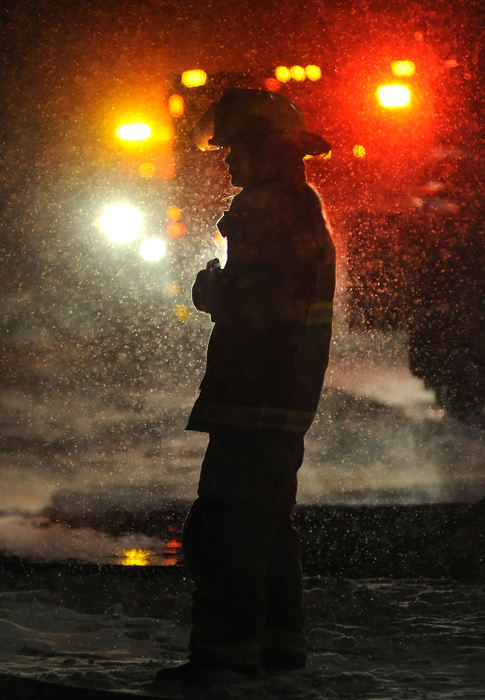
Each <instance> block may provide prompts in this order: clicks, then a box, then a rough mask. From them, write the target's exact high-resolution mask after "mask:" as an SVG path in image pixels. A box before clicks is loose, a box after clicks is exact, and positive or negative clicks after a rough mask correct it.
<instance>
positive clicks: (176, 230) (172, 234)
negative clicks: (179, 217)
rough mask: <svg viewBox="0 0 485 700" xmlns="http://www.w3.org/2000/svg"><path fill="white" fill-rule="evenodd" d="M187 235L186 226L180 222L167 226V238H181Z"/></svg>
mask: <svg viewBox="0 0 485 700" xmlns="http://www.w3.org/2000/svg"><path fill="white" fill-rule="evenodd" d="M186 233H187V226H186V225H185V224H184V223H183V222H182V221H170V222H169V223H168V224H167V236H168V237H169V238H183V236H185V234H186Z"/></svg>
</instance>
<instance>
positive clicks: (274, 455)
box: [158, 89, 335, 680]
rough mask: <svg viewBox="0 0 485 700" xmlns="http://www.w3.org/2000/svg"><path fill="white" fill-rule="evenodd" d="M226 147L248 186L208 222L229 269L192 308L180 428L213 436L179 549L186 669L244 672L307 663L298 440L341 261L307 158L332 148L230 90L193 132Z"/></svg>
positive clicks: (258, 99)
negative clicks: (188, 394)
mask: <svg viewBox="0 0 485 700" xmlns="http://www.w3.org/2000/svg"><path fill="white" fill-rule="evenodd" d="M193 138H194V141H195V142H196V143H197V145H198V146H199V148H201V149H202V150H207V149H210V148H221V147H229V153H228V155H227V157H226V162H227V164H228V166H229V174H230V176H231V179H232V183H233V185H235V186H236V187H240V188H242V189H241V191H240V192H239V194H237V195H236V196H235V197H234V199H233V200H232V204H231V207H230V209H229V210H228V211H227V212H226V213H225V214H224V215H223V217H222V219H221V220H220V221H219V223H218V227H219V230H220V232H221V234H222V236H224V237H226V238H227V245H228V257H227V263H226V265H225V267H224V268H223V269H221V267H220V265H219V261H218V260H211V261H210V262H209V263H208V264H207V267H206V269H205V270H202V271H200V272H199V274H198V275H197V278H196V281H195V284H194V287H193V292H192V297H193V301H194V304H195V306H196V307H197V308H198V309H199V310H200V311H203V312H206V313H209V314H210V316H211V319H212V321H213V322H214V324H215V325H214V327H213V330H212V334H211V337H210V341H209V345H208V349H207V365H206V371H205V375H204V377H203V380H202V383H201V386H200V394H199V396H198V398H197V400H196V402H195V405H194V407H193V409H192V412H191V414H190V417H189V421H188V425H187V429H189V430H198V431H204V432H207V433H208V434H209V443H208V447H207V451H206V454H205V458H204V461H203V464H202V469H201V475H200V482H199V489H198V499H197V500H196V501H195V503H194V504H193V506H192V508H191V511H190V513H189V515H188V518H187V521H186V523H185V526H184V532H183V549H184V558H185V562H186V565H187V568H188V571H189V573H190V575H191V577H192V579H193V581H194V583H195V591H194V600H193V619H192V622H193V624H192V632H191V638H190V644H189V648H190V660H189V661H188V663H186V664H184V665H183V666H179V667H176V668H169V669H162V670H161V671H160V672H159V674H158V678H159V679H162V680H167V679H174V680H187V679H188V680H190V679H193V677H194V674H195V675H196V674H197V673H199V672H200V671H201V670H206V669H207V668H214V667H216V668H220V667H223V668H230V669H233V670H237V671H240V672H243V673H247V674H254V673H257V672H258V669H259V668H260V667H276V668H287V669H288V668H302V667H304V666H305V660H306V654H305V643H304V636H303V623H304V616H303V610H302V579H301V563H300V554H299V543H298V536H297V533H296V531H295V529H294V527H293V524H292V519H291V513H292V509H293V507H294V504H295V502H296V491H297V472H298V469H299V467H300V466H301V463H302V459H303V449H304V446H303V440H304V435H305V433H306V431H307V430H308V428H309V427H310V425H311V423H312V420H313V418H314V415H315V412H316V409H317V405H318V402H319V398H320V394H321V389H322V385H323V379H324V374H325V370H326V367H327V364H328V354H329V345H330V338H331V324H332V300H333V294H334V287H335V251H334V246H333V243H332V240H331V237H330V234H329V231H328V228H327V225H326V222H325V218H324V215H323V213H322V207H321V202H320V199H319V197H318V195H317V193H316V192H315V191H314V190H313V189H312V188H311V187H310V186H309V185H308V184H307V182H306V177H305V165H304V162H303V157H304V156H305V155H307V154H312V155H316V154H322V153H326V152H328V151H329V149H330V145H329V144H328V143H327V142H326V141H325V140H324V139H323V138H321V137H320V136H318V135H316V134H312V133H310V132H308V131H307V129H306V127H305V123H304V120H303V117H302V115H301V113H300V112H299V110H298V109H297V107H296V106H295V105H294V104H292V103H291V102H289V101H288V100H287V99H286V98H284V97H282V96H281V95H279V94H276V93H272V92H266V91H262V90H246V89H231V90H227V91H225V92H224V94H223V96H222V98H221V99H220V100H219V102H217V103H216V104H215V105H213V106H212V107H211V108H210V109H209V111H208V112H207V113H206V114H205V115H204V117H203V118H202V119H201V120H200V122H199V123H198V125H197V126H196V128H195V129H194V132H193Z"/></svg>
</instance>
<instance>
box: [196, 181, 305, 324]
mask: <svg viewBox="0 0 485 700" xmlns="http://www.w3.org/2000/svg"><path fill="white" fill-rule="evenodd" d="M265 194H267V193H266V192H263V196H260V197H259V198H256V197H254V196H253V198H252V199H249V201H248V198H246V200H243V205H244V206H238V207H236V211H235V212H230V213H231V216H230V217H229V219H230V225H231V226H232V227H233V231H232V232H231V233H230V235H231V241H230V255H229V259H228V263H227V265H226V267H225V268H224V270H221V271H219V274H218V275H214V276H213V277H212V279H211V282H212V287H211V291H210V293H209V297H210V313H211V316H212V319H213V320H214V321H215V322H216V323H240V324H242V325H243V326H246V327H248V328H250V329H256V330H257V329H260V330H264V329H266V328H268V327H269V326H271V325H272V324H274V323H275V322H278V321H280V320H282V319H283V318H284V316H285V313H286V311H287V309H288V304H289V303H290V300H291V299H292V298H294V296H295V292H296V289H297V285H298V280H299V278H300V277H301V275H302V273H303V272H304V270H303V267H304V261H303V260H302V258H301V256H300V255H299V252H298V250H297V248H296V246H295V245H294V236H295V231H291V230H290V228H289V222H288V219H287V218H286V217H285V216H284V215H282V211H281V207H279V206H278V204H279V203H278V201H277V199H276V198H274V197H273V198H272V197H270V196H266V197H264V195H265Z"/></svg>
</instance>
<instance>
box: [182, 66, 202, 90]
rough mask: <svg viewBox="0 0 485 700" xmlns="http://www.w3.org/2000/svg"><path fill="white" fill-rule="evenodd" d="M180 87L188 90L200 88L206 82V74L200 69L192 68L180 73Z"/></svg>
mask: <svg viewBox="0 0 485 700" xmlns="http://www.w3.org/2000/svg"><path fill="white" fill-rule="evenodd" d="M181 81H182V85H185V87H188V88H195V87H200V86H201V85H205V84H206V82H207V73H206V72H205V71H203V70H201V69H200V68H193V69H191V70H186V71H184V72H183V73H182V77H181Z"/></svg>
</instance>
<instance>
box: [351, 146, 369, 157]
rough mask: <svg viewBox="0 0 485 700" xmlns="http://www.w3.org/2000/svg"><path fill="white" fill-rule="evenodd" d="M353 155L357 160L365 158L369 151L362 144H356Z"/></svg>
mask: <svg viewBox="0 0 485 700" xmlns="http://www.w3.org/2000/svg"><path fill="white" fill-rule="evenodd" d="M352 153H353V154H354V156H355V157H356V158H365V156H366V153H367V151H366V150H365V146H362V144H356V145H355V146H354V147H353V149H352Z"/></svg>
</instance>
